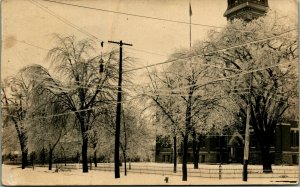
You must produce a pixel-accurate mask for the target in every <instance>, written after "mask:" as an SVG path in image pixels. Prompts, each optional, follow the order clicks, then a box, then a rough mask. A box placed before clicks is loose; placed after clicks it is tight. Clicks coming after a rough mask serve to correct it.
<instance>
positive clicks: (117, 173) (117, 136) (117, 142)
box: [108, 40, 132, 178]
mask: <svg viewBox="0 0 300 187" xmlns="http://www.w3.org/2000/svg"><path fill="white" fill-rule="evenodd" d="M108 43H114V44H118V45H119V46H120V63H119V81H118V98H117V116H116V132H115V155H114V156H115V178H120V165H119V164H120V158H119V155H120V151H119V147H120V123H121V106H122V105H121V102H122V46H123V45H128V46H132V44H128V43H123V42H122V40H120V42H115V41H108Z"/></svg>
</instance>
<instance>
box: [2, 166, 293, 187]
mask: <svg viewBox="0 0 300 187" xmlns="http://www.w3.org/2000/svg"><path fill="white" fill-rule="evenodd" d="M107 165H111V164H107ZM137 165H140V166H145V165H148V166H166V167H170V166H172V165H170V164H166V165H164V164H156V163H133V164H132V168H133V167H134V166H137ZM100 166H101V164H99V167H100ZM180 167H181V166H180V165H179V166H178V168H180ZM223 167H224V168H238V169H239V168H241V165H224V166H223ZM188 168H192V165H189V166H188ZM201 168H218V166H217V165H200V169H201ZM249 168H261V166H251V165H250V166H249ZM278 168H281V169H286V170H287V171H288V170H298V167H297V166H274V167H273V169H274V171H275V172H276V169H277V170H278ZM165 177H169V182H168V183H166V182H165V181H164V179H165ZM289 181H291V182H292V183H291V182H289ZM295 182H297V183H298V177H297V178H251V177H249V179H248V182H243V181H242V179H241V177H240V178H234V179H232V178H231V179H218V178H204V177H188V181H182V180H181V176H174V175H168V174H166V175H161V174H145V173H132V172H130V171H129V172H128V174H127V176H124V173H123V172H122V173H121V178H119V179H115V178H114V173H113V172H111V171H101V170H91V171H89V173H82V171H81V170H80V169H74V170H67V171H59V172H55V166H54V168H53V171H49V170H48V169H47V167H35V168H34V170H33V169H32V168H26V169H25V170H22V169H21V168H20V167H19V166H12V165H2V184H4V185H109V184H110V185H130V184H132V185H137V184H140V185H143V184H144V185H150V184H153V185H155V184H156V185H166V184H170V185H175V184H177V185H189V184H193V185H222V184H225V185H226V184H227V185H228V184H240V185H242V184H295Z"/></svg>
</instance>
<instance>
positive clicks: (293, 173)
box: [54, 163, 299, 179]
mask: <svg viewBox="0 0 300 187" xmlns="http://www.w3.org/2000/svg"><path fill="white" fill-rule="evenodd" d="M55 166H56V165H55V164H54V167H55ZM229 166H230V165H227V168H224V167H222V166H221V167H220V166H217V165H216V166H213V167H214V168H205V167H204V168H202V167H200V168H199V169H193V168H191V167H190V168H187V171H188V172H187V174H188V176H189V177H201V178H218V179H234V178H241V177H242V172H243V170H242V168H228V167H229ZM57 167H59V168H61V169H62V170H73V169H81V168H82V165H81V164H80V165H79V164H67V165H66V166H65V165H64V164H57ZM92 170H96V171H107V172H113V171H114V165H113V164H112V163H99V164H98V167H94V166H92ZM120 171H121V172H124V165H123V166H122V167H120ZM127 172H128V173H140V174H156V175H168V176H181V175H182V169H181V167H177V172H176V173H174V172H173V167H170V166H158V165H155V166H151V165H131V167H130V169H129V166H128V165H127ZM298 177H299V171H298V168H297V169H288V168H278V167H277V168H273V173H268V174H266V173H263V172H262V169H259V168H248V178H286V179H288V178H298Z"/></svg>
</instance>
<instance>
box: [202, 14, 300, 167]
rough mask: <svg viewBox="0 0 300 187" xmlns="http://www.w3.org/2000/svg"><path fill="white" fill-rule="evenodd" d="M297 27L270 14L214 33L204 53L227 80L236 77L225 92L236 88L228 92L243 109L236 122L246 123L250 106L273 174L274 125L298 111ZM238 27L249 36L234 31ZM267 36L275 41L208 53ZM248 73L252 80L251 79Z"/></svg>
mask: <svg viewBox="0 0 300 187" xmlns="http://www.w3.org/2000/svg"><path fill="white" fill-rule="evenodd" d="M286 23H290V24H286ZM296 25H297V24H294V26H293V22H292V21H290V20H288V18H287V17H281V18H278V16H277V15H276V13H274V12H272V11H271V12H270V13H269V14H268V15H267V16H265V17H262V18H259V19H257V20H253V21H252V22H250V23H245V22H243V21H241V20H236V21H233V22H232V23H229V24H228V26H227V27H226V28H225V29H223V30H222V31H221V32H220V33H216V32H212V33H211V34H210V36H209V41H208V43H210V44H208V45H207V48H206V52H207V53H206V54H207V55H206V58H207V59H210V60H211V62H214V63H217V64H218V65H221V66H225V67H227V68H228V69H231V70H234V71H224V77H233V78H232V79H228V80H231V81H229V82H226V83H225V82H224V84H225V85H227V88H231V89H232V88H234V89H233V91H228V92H229V93H234V94H236V95H235V101H236V103H237V104H238V105H239V108H240V111H239V112H238V113H237V118H241V119H242V122H243V123H244V124H245V119H246V105H247V103H248V102H249V103H250V107H251V115H250V123H251V126H252V127H253V129H254V132H255V136H256V138H257V140H258V144H259V148H260V151H261V156H262V163H263V171H264V172H272V168H271V164H272V156H271V153H270V147H271V145H272V144H274V138H275V137H274V135H275V133H274V132H275V128H276V125H277V124H278V123H280V122H282V121H283V120H284V117H285V114H286V111H287V110H288V109H289V108H291V107H292V108H294V106H295V105H294V104H293V102H295V98H297V95H298V93H297V89H296V88H297V81H296V80H297V78H298V75H297V73H296V70H295V69H297V68H296V67H297V60H298V54H297V50H298V40H297V33H296V32H295V30H293V29H291V28H293V27H294V28H296V27H297V26H296ZM235 28H238V29H241V30H245V31H249V32H244V33H242V32H235V31H234V29H235ZM274 36H275V37H274ZM266 37H273V38H270V39H265V40H261V41H258V42H254V43H252V44H249V45H242V46H238V47H234V48H232V49H228V50H224V51H222V52H220V51H219V52H218V53H209V51H213V50H217V49H220V48H228V47H231V46H236V45H239V44H243V43H247V42H249V41H257V40H260V39H261V38H266ZM247 72H248V73H247ZM249 73H251V75H252V76H251V77H252V78H249V76H248V74H249ZM245 75H246V76H245ZM241 90H243V91H241Z"/></svg>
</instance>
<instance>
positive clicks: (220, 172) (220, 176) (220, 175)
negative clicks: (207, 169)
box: [219, 164, 222, 180]
mask: <svg viewBox="0 0 300 187" xmlns="http://www.w3.org/2000/svg"><path fill="white" fill-rule="evenodd" d="M219 179H220V180H221V179H222V165H221V164H220V165H219Z"/></svg>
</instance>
